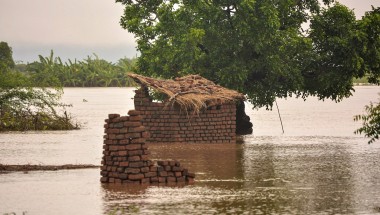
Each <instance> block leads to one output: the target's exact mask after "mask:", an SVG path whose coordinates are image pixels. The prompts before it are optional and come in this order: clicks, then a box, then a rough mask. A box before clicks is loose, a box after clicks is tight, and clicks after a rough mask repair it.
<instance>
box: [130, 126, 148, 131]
mask: <svg viewBox="0 0 380 215" xmlns="http://www.w3.org/2000/svg"><path fill="white" fill-rule="evenodd" d="M128 130H129V132H143V131H145V127H144V126H139V127H130V128H129V129H128Z"/></svg>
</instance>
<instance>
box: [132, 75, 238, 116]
mask: <svg viewBox="0 0 380 215" xmlns="http://www.w3.org/2000/svg"><path fill="white" fill-rule="evenodd" d="M128 76H129V77H131V78H133V79H134V80H135V81H136V82H137V83H138V84H140V85H141V86H142V87H149V88H151V89H153V90H154V91H156V92H159V93H163V94H165V95H167V96H168V100H167V101H166V102H168V104H172V103H174V102H175V103H177V104H179V105H180V106H181V107H182V108H184V109H186V110H193V111H195V112H199V111H200V110H201V109H202V108H207V107H210V106H214V105H221V104H224V103H226V102H232V101H238V100H245V97H244V95H243V94H241V93H238V92H237V91H234V90H230V89H226V88H224V87H221V86H219V85H216V84H215V83H214V82H212V81H209V80H207V79H205V78H203V77H201V76H199V75H188V76H185V77H181V78H176V79H174V80H159V79H154V78H149V77H145V76H142V75H137V74H129V75H128Z"/></svg>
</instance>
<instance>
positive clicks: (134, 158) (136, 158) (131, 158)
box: [128, 155, 141, 161]
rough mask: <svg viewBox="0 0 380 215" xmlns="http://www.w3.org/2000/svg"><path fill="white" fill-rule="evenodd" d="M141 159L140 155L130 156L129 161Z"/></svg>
mask: <svg viewBox="0 0 380 215" xmlns="http://www.w3.org/2000/svg"><path fill="white" fill-rule="evenodd" d="M140 160H141V158H140V156H138V155H137V156H132V157H129V158H128V161H140Z"/></svg>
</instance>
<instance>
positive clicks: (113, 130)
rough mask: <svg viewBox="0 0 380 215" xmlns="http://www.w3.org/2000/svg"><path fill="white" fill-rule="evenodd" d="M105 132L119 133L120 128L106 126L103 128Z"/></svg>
mask: <svg viewBox="0 0 380 215" xmlns="http://www.w3.org/2000/svg"><path fill="white" fill-rule="evenodd" d="M105 133H107V134H118V133H120V129H117V128H108V129H105Z"/></svg>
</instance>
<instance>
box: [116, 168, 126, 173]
mask: <svg viewBox="0 0 380 215" xmlns="http://www.w3.org/2000/svg"><path fill="white" fill-rule="evenodd" d="M124 170H125V168H124V167H119V168H117V171H118V172H120V173H123V172H124Z"/></svg>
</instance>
